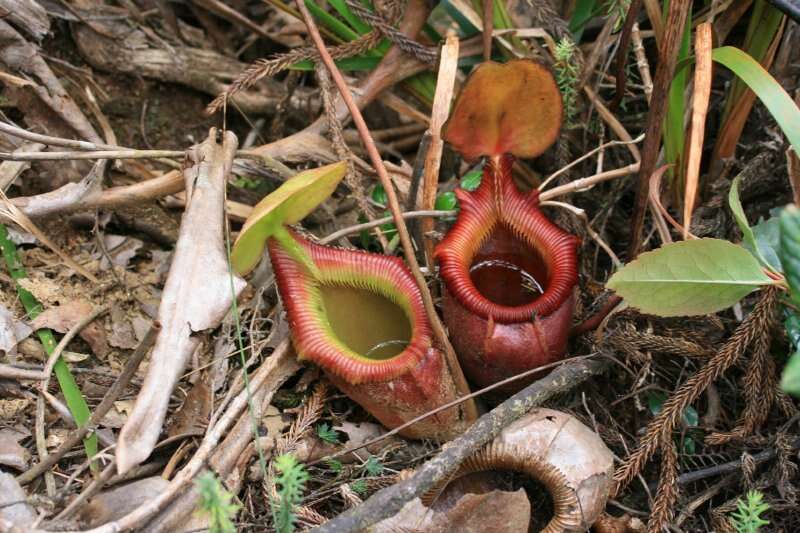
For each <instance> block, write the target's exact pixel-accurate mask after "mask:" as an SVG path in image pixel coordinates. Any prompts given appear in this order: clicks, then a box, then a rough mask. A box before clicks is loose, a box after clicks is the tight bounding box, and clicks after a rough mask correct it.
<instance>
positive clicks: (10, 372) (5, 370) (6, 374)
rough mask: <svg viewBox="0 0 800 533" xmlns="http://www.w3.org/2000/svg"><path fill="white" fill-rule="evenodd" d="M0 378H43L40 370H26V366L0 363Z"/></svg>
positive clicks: (38, 379)
mask: <svg viewBox="0 0 800 533" xmlns="http://www.w3.org/2000/svg"><path fill="white" fill-rule="evenodd" d="M0 378H2V379H30V380H37V381H40V380H43V379H44V376H43V375H42V372H41V370H28V369H27V368H17V367H16V366H13V365H4V364H0Z"/></svg>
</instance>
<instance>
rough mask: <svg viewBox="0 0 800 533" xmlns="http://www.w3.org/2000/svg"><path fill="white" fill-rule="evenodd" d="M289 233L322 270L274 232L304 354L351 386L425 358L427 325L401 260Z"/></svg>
mask: <svg viewBox="0 0 800 533" xmlns="http://www.w3.org/2000/svg"><path fill="white" fill-rule="evenodd" d="M292 237H293V238H294V239H295V240H296V241H297V242H298V244H300V245H301V246H302V247H303V248H304V249H305V250H306V251H307V252H308V254H309V255H310V257H311V259H312V260H313V262H314V264H316V266H317V267H318V269H319V273H320V278H319V279H315V278H314V277H312V276H311V275H310V274H309V272H308V271H307V269H305V268H304V267H303V265H301V264H300V263H299V262H297V261H296V260H295V259H293V258H292V257H291V256H290V255H289V254H288V253H287V252H286V251H285V250H283V248H282V247H281V245H280V243H278V242H277V241H276V240H275V239H270V241H269V242H268V246H269V253H270V259H271V260H272V264H273V268H274V270H275V278H276V282H277V284H278V288H279V290H280V293H281V296H282V297H283V304H284V306H285V307H286V312H287V315H288V318H289V323H290V326H291V329H292V332H293V335H294V340H295V345H296V347H297V351H298V355H299V356H300V357H301V358H304V359H308V360H311V361H313V362H315V363H317V364H319V365H320V366H322V367H323V368H325V369H326V370H327V371H329V372H332V373H333V374H336V375H337V376H339V377H341V378H343V379H344V380H346V381H347V382H348V383H351V384H354V385H356V384H359V383H374V382H384V381H389V380H391V379H394V378H396V377H398V376H400V375H401V374H403V373H404V372H406V371H407V370H408V369H409V368H411V367H413V366H414V365H416V364H417V363H419V362H420V361H421V360H422V359H423V357H424V356H425V354H426V353H427V350H428V349H430V347H431V331H430V325H429V324H428V320H427V317H426V315H425V312H424V307H423V303H422V297H421V295H420V294H419V290H418V288H417V286H416V284H415V282H414V278H413V277H412V275H411V273H410V272H409V271H408V269H407V267H406V266H405V265H404V264H403V262H402V260H400V259H399V258H396V257H389V256H379V255H375V254H367V253H365V252H361V251H356V250H342V249H337V248H330V247H327V246H320V245H317V244H314V243H312V242H310V241H307V240H306V239H304V238H302V237H300V236H298V235H297V234H292Z"/></svg>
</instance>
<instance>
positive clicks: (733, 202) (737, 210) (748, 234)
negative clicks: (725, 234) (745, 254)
mask: <svg viewBox="0 0 800 533" xmlns="http://www.w3.org/2000/svg"><path fill="white" fill-rule="evenodd" d="M741 182H742V176H741V174H740V175H738V176H736V177H735V178H734V180H733V183H732V184H731V190H730V192H729V193H728V205H729V206H730V208H731V211H732V212H733V218H734V219H735V220H736V224H738V225H739V229H740V230H742V237H743V238H744V246H745V248H747V250H748V251H749V252H750V253H752V254H753V255H755V256H756V259H758V260H759V261H760V262H761V265H762V266H765V267H767V268H772V265H771V263H770V262H769V261H768V260H767V258H766V257H765V254H764V252H768V250H763V251H762V249H761V246H760V245H759V242H758V239H756V236H755V233H754V232H753V229H752V228H751V227H750V223H749V222H747V215H745V214H744V209H742V202H741V200H739V184H740V183H741ZM773 254H774V251H773ZM775 259H777V256H776V257H775Z"/></svg>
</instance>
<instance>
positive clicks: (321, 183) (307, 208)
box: [231, 161, 347, 275]
mask: <svg viewBox="0 0 800 533" xmlns="http://www.w3.org/2000/svg"><path fill="white" fill-rule="evenodd" d="M346 170H347V163H345V162H344V161H340V162H338V163H333V164H331V165H326V166H324V167H319V168H315V169H312V170H306V171H305V172H301V173H300V174H298V175H296V176H294V177H292V178H290V179H288V180H286V181H285V182H284V183H283V185H281V186H280V187H278V188H277V189H275V190H274V191H273V192H272V193H270V194H269V195H267V196H266V197H265V198H264V199H263V200H261V201H260V202H259V203H258V204H257V205H256V206H255V207H254V208H253V212H252V213H251V214H250V216H249V217H247V220H246V221H245V223H244V226H243V227H242V231H241V232H240V233H239V237H238V238H237V239H236V242H235V243H234V245H233V251H232V252H231V265H232V266H233V269H234V270H235V271H236V272H237V273H238V274H240V275H244V274H247V273H248V272H250V271H251V270H253V268H255V266H256V265H257V264H258V260H259V259H260V258H261V254H262V252H263V251H264V246H265V245H266V242H267V239H268V238H269V237H272V236H276V237H280V235H277V233H278V232H279V231H281V230H282V229H283V226H284V225H288V224H296V223H297V222H300V220H302V219H303V218H304V217H305V216H306V215H308V214H309V213H310V212H311V211H313V210H314V209H315V208H316V207H317V206H318V205H319V204H321V203H322V202H323V201H325V200H326V199H327V198H328V197H329V196H330V195H331V194H333V191H334V190H336V186H337V185H338V184H339V182H340V181H342V178H344V175H345V171H346Z"/></svg>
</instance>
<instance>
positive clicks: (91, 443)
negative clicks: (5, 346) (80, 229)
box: [0, 224, 97, 470]
mask: <svg viewBox="0 0 800 533" xmlns="http://www.w3.org/2000/svg"><path fill="white" fill-rule="evenodd" d="M0 252H2V255H3V258H4V259H5V263H6V267H7V268H8V272H9V273H10V274H11V277H12V278H13V279H15V280H19V279H23V278H26V277H28V275H27V273H26V272H25V268H24V267H23V265H22V263H21V262H20V260H19V256H18V255H17V248H16V246H15V245H14V243H13V242H12V241H11V239H10V238H9V235H8V230H7V229H6V227H5V225H3V224H0ZM17 294H18V295H19V300H20V302H22V305H23V307H25V311H26V312H27V313H28V318H30V319H34V318H36V316H37V315H39V313H41V312H42V306H41V305H40V304H39V302H38V301H37V300H36V298H35V297H34V296H33V294H31V293H30V292H29V291H28V290H26V289H24V288H23V287H22V285H19V284H18V285H17ZM36 336H37V337H39V340H40V341H41V343H42V346H44V350H45V352H47V354H48V355H49V354H51V353H53V350H55V349H56V344H57V343H56V339H55V336H54V335H53V332H52V331H51V330H50V329H48V328H42V329H39V330H38V331H37V332H36ZM53 373H54V374H55V375H56V380H57V381H58V386H59V387H60V388H61V392H62V393H64V400H65V401H66V403H67V408H68V409H69V412H70V413H71V414H72V416H73V418H75V421H76V422H77V423H78V424H80V425H83V424H86V423H87V422H88V421H89V418H90V417H91V411H89V405H88V404H87V403H86V399H85V398H84V397H83V394H82V393H81V389H80V387H78V383H77V382H76V381H75V378H74V377H73V375H72V372H70V370H69V366H68V365H67V363H66V361H64V358H63V357H59V358H58V361H56V364H55V365H54V366H53ZM83 447H84V449H85V450H86V456H87V457H89V458H92V457H94V456H95V454H97V435H96V434H95V433H94V432H91V433H90V434H89V436H87V437H86V438H85V439H84V440H83ZM96 464H97V463H95V462H92V469H93V470H94V469H95V465H96Z"/></svg>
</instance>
